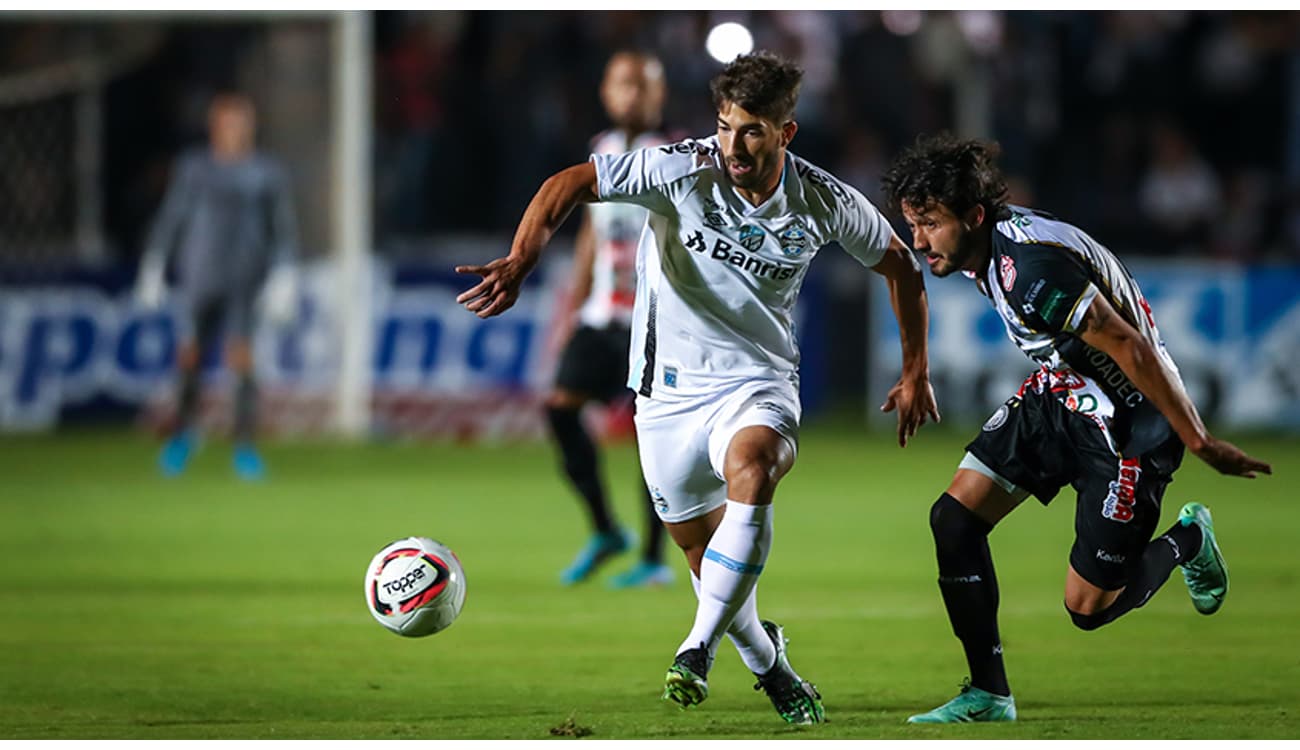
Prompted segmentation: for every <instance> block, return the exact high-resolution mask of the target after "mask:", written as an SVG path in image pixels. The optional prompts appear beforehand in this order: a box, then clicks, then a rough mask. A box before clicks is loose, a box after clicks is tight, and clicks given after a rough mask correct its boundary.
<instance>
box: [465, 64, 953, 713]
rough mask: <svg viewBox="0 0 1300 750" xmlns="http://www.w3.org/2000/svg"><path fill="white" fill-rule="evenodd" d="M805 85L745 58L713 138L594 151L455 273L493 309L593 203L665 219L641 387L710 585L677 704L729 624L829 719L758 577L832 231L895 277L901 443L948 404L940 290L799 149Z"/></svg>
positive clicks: (724, 81)
mask: <svg viewBox="0 0 1300 750" xmlns="http://www.w3.org/2000/svg"><path fill="white" fill-rule="evenodd" d="M801 77H802V71H801V70H799V68H798V67H796V66H795V65H793V64H791V63H789V62H787V61H785V60H782V59H781V58H779V57H776V56H775V55H772V54H770V53H766V52H760V53H756V54H752V55H745V56H742V57H739V58H736V60H735V61H733V62H732V63H731V64H729V65H728V66H727V67H726V68H725V69H724V70H723V71H722V72H721V73H719V74H718V75H717V76H716V77H715V78H714V79H713V81H712V82H711V84H710V88H711V90H712V94H713V102H714V105H715V107H716V108H717V134H716V135H715V136H712V137H709V138H704V139H699V140H694V139H690V140H686V141H683V142H680V143H676V144H671V145H665V146H660V147H655V148H649V149H642V150H639V151H632V152H629V153H627V154H623V155H594V156H592V157H591V160H590V161H589V162H587V163H585V164H580V165H577V166H573V167H570V168H568V169H566V170H564V171H562V172H559V173H557V174H555V175H553V176H552V177H550V178H549V179H547V181H546V182H545V183H544V184H543V185H542V187H541V189H540V190H539V191H538V192H537V195H535V196H534V197H533V200H532V202H531V203H530V204H529V205H528V209H527V210H526V211H525V213H524V217H523V219H522V220H521V222H520V225H519V229H518V231H517V232H516V234H515V238H514V242H513V245H512V247H511V251H510V254H509V255H508V256H506V257H504V258H498V259H497V260H494V261H491V262H490V263H488V264H487V265H483V266H460V267H458V268H457V269H456V270H457V271H458V272H461V273H471V274H478V275H480V276H482V277H483V278H482V280H481V281H480V282H479V283H477V284H476V285H475V286H473V287H472V288H470V289H469V290H467V291H466V292H464V293H463V294H461V295H460V296H459V297H458V298H457V301H458V302H460V303H462V304H464V305H465V307H466V309H468V310H470V311H471V312H473V313H475V314H477V315H478V316H479V317H482V318H487V317H491V316H493V315H498V314H500V313H502V312H505V311H506V310H507V309H509V308H510V306H511V305H513V304H514V302H515V300H516V299H517V298H518V295H519V288H520V284H521V283H522V282H523V279H524V277H525V276H526V275H527V273H528V272H529V271H530V270H532V268H533V267H534V266H535V265H536V264H537V261H538V256H539V254H540V251H541V249H542V247H543V246H544V245H545V244H546V242H547V241H548V240H549V239H550V237H551V236H552V234H553V233H554V232H555V230H556V229H557V228H558V227H559V226H560V224H561V223H562V222H563V221H564V219H565V217H567V216H568V215H569V213H570V211H572V210H573V208H574V207H575V206H577V205H578V204H579V203H583V202H593V201H615V202H627V203H634V204H636V205H639V206H642V207H644V208H646V209H647V210H648V211H649V212H650V217H649V221H648V222H647V226H646V229H645V231H644V232H643V233H642V235H641V242H640V246H639V248H638V253H637V282H638V283H637V293H636V294H637V297H636V304H635V308H634V313H633V321H632V336H633V340H632V348H631V351H630V353H629V359H630V365H631V366H630V372H629V385H630V386H631V387H632V388H633V389H635V390H636V391H637V394H638V397H637V415H636V428H637V440H638V444H639V447H640V453H641V465H642V470H643V471H644V473H645V478H646V482H647V484H648V485H649V486H650V491H651V494H652V495H653V497H654V498H655V502H656V510H657V511H658V513H659V517H660V518H661V519H663V521H664V523H665V524H666V526H667V528H668V533H669V534H670V535H671V536H672V538H673V541H674V542H676V543H677V545H678V546H679V547H681V549H682V551H683V552H684V553H685V555H686V559H687V562H688V563H689V565H690V568H691V573H692V581H693V582H694V583H695V585H696V593H697V596H698V606H697V609H696V615H695V622H694V625H693V627H692V628H691V631H690V633H689V634H688V635H687V637H686V639H685V640H684V641H683V642H682V644H681V645H680V646H679V647H678V649H677V654H676V657H675V659H674V660H673V664H672V666H671V667H670V668H669V670H668V673H667V676H666V678H665V690H664V698H665V699H669V700H673V701H675V702H677V703H678V704H680V705H682V706H690V705H695V704H698V703H700V702H702V701H703V700H704V699H705V698H706V697H707V696H708V682H707V676H708V671H709V667H710V666H711V664H712V661H713V657H714V654H715V652H716V651H717V647H718V644H719V643H720V642H721V640H722V637H723V635H727V636H729V637H730V638H731V640H732V641H733V642H734V643H735V645H736V648H737V650H738V651H739V652H740V656H741V659H742V660H743V661H744V662H745V665H746V666H747V667H748V668H749V669H750V671H752V672H753V673H754V674H755V676H756V677H757V678H758V685H757V687H761V688H762V689H763V690H764V691H765V692H766V693H767V695H768V698H769V699H771V701H772V705H773V706H774V707H775V708H776V710H777V712H778V713H779V714H780V715H781V717H782V718H783V719H785V720H786V721H787V722H790V723H794V724H813V723H818V722H821V721H823V720H824V716H825V714H824V710H823V707H822V704H821V696H820V695H819V694H818V693H817V690H816V688H814V687H813V685H812V684H811V683H809V682H807V681H806V680H804V679H802V678H801V677H800V676H799V675H798V674H797V673H796V672H795V671H794V669H792V668H791V666H790V663H789V660H788V659H787V657H786V639H785V637H784V634H783V631H782V628H781V627H780V626H778V625H776V624H775V623H772V622H769V621H764V620H760V619H759V617H758V612H757V606H756V603H755V585H756V583H757V581H758V576H759V574H760V573H761V572H762V570H763V565H764V563H765V561H766V559H767V555H768V550H769V548H770V547H771V543H772V497H773V494H774V492H775V490H776V485H777V483H778V482H779V481H780V480H781V478H782V477H784V476H785V474H786V473H787V472H789V470H790V468H791V467H792V466H793V465H794V460H795V452H796V447H797V440H798V434H797V431H798V425H799V418H800V413H801V408H800V404H799V396H798V360H799V353H798V346H797V343H796V341H795V335H794V320H793V311H794V305H795V298H796V297H797V295H798V293H799V288H800V286H801V284H802V282H803V278H804V274H805V273H806V272H807V269H808V264H809V262H811V260H812V258H813V256H814V255H816V253H817V250H818V249H819V248H821V247H822V246H823V245H826V244H827V243H829V242H832V241H837V242H838V243H839V244H840V245H841V246H842V247H843V248H844V249H845V251H846V252H848V253H849V254H850V255H852V256H853V257H854V258H856V259H857V260H858V261H860V262H861V263H862V264H863V265H865V266H868V267H870V268H872V269H873V270H875V271H876V272H878V273H880V274H881V275H883V276H884V277H885V279H886V282H887V286H888V288H889V292H890V297H891V301H892V302H893V306H894V312H895V315H896V316H897V318H898V322H899V330H900V338H901V344H902V350H903V373H902V376H901V377H900V379H899V381H898V383H897V384H896V385H895V386H894V387H893V388H892V389H891V390H890V392H889V395H888V398H887V399H886V401H885V404H884V405H883V406H882V409H884V410H886V411H889V410H893V409H897V410H898V439H899V444H900V445H905V444H906V442H907V439H908V438H909V437H911V436H912V435H913V434H915V432H916V430H917V429H918V428H919V427H920V426H921V425H922V424H923V423H924V422H925V420H926V419H927V418H930V419H934V420H935V421H938V419H939V414H938V410H937V407H936V406H935V402H934V393H933V391H932V389H931V388H930V382H929V370H928V361H927V356H926V329H927V325H928V311H927V307H926V298H925V284H924V279H923V277H922V275H921V271H920V268H919V266H918V264H917V263H916V261H915V259H914V258H913V256H912V253H911V251H910V250H909V248H908V247H907V246H906V245H904V244H903V243H902V241H901V240H899V239H898V238H897V237H896V236H895V235H894V232H893V230H892V229H891V228H890V226H889V223H888V222H887V221H886V220H885V218H884V217H883V216H882V215H881V214H880V212H879V211H878V210H877V209H876V208H875V207H874V206H872V205H871V203H870V202H868V201H867V199H866V198H864V197H863V196H862V194H861V193H859V192H858V191H857V190H855V189H853V188H852V187H850V186H848V185H845V184H844V183H842V182H840V181H839V180H837V179H836V178H834V177H832V176H831V175H829V174H827V173H825V172H823V171H822V170H820V169H818V168H817V167H815V166H813V165H811V164H809V163H808V162H806V161H804V160H803V159H800V158H799V157H797V156H795V155H794V154H792V153H789V152H788V151H787V150H786V148H787V147H788V146H789V144H790V141H791V139H793V138H794V135H795V132H796V130H797V129H798V126H797V125H796V123H795V121H794V109H795V102H796V101H797V98H798V90H799V83H800V79H801Z"/></svg>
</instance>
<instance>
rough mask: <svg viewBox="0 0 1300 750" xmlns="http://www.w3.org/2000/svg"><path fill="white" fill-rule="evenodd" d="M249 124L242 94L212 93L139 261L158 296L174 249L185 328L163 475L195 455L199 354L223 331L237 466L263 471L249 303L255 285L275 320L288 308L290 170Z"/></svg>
mask: <svg viewBox="0 0 1300 750" xmlns="http://www.w3.org/2000/svg"><path fill="white" fill-rule="evenodd" d="M255 127H256V112H255V111H254V108H253V103H252V101H251V100H250V99H249V98H248V97H247V96H244V95H242V94H233V93H223V94H220V95H217V96H216V97H214V98H213V100H212V103H211V105H210V107H209V110H208V131H209V133H208V134H209V144H208V147H207V148H206V149H194V150H191V151H188V152H186V153H184V154H182V155H181V157H180V158H179V160H178V161H177V164H176V166H175V168H174V170H173V173H172V174H173V176H172V180H171V184H170V186H169V187H168V190H167V195H166V197H165V198H164V199H163V204H162V208H161V210H160V212H159V214H158V217H157V219H156V220H155V222H154V226H153V229H152V231H151V232H150V235H149V240H148V246H147V247H146V249H145V253H144V256H143V258H142V260H141V265H140V276H139V279H138V281H137V285H136V293H137V297H138V298H139V299H140V301H141V302H142V303H143V304H145V305H148V306H157V305H160V304H162V301H163V298H164V296H165V291H166V289H165V282H164V279H165V273H166V268H167V265H168V259H169V257H170V256H171V255H172V253H173V251H174V250H175V249H176V248H179V253H178V257H177V259H176V260H177V263H176V266H177V278H178V281H179V283H178V288H179V292H180V295H179V296H180V300H181V305H182V306H183V309H184V310H185V313H186V315H187V320H188V324H189V331H190V334H191V335H190V337H189V338H188V339H186V340H185V341H184V342H183V343H182V344H181V347H180V350H179V354H178V362H177V364H178V367H179V370H180V383H179V388H178V391H179V392H178V395H177V403H178V407H177V414H176V419H175V422H174V425H173V427H172V432H171V435H170V437H169V439H168V440H167V443H166V445H165V446H164V447H163V451H162V454H161V456H160V457H159V466H160V468H161V470H162V472H163V473H164V474H167V475H169V476H170V475H175V474H179V473H180V472H182V471H183V470H184V469H185V466H186V464H187V463H188V462H189V460H190V457H191V456H192V455H193V452H194V449H195V447H196V442H197V439H198V436H197V434H196V416H197V411H198V404H199V395H200V387H201V369H202V368H201V363H202V359H203V354H204V352H206V351H207V350H208V349H209V348H210V347H212V345H213V344H215V343H216V342H218V341H219V340H222V334H223V333H224V334H225V339H224V340H225V345H226V346H225V362H226V365H227V367H228V368H229V369H230V370H231V372H232V373H233V374H234V375H235V378H236V384H235V398H234V415H235V420H234V434H233V437H234V444H235V450H234V466H235V470H236V472H237V473H238V474H239V476H240V477H242V478H244V479H250V480H251V479H259V478H261V477H263V476H264V474H265V471H266V470H265V466H264V464H263V462H262V458H261V456H260V455H259V454H258V452H257V450H256V448H255V447H254V444H253V438H254V431H255V427H256V417H257V414H256V411H257V387H256V383H255V381H254V378H253V359H252V341H251V340H252V335H253V331H254V328H255V320H256V314H255V313H256V312H257V311H256V309H255V308H256V303H257V300H258V294H259V291H261V292H262V293H263V296H262V302H263V304H264V311H265V312H266V313H267V314H268V315H269V316H271V317H272V318H276V319H280V320H283V319H286V318H288V317H289V316H291V315H292V314H293V308H294V306H295V304H296V297H297V294H296V289H295V286H296V284H295V275H294V270H293V263H294V259H295V257H296V255H297V231H296V228H295V226H294V214H293V204H292V200H291V195H290V188H289V180H288V177H287V175H286V174H285V172H284V169H283V168H282V167H281V166H280V165H279V163H278V162H276V161H275V160H274V159H273V158H271V157H269V156H267V155H265V154H262V153H260V152H258V151H256V150H255V149H254V132H255ZM264 287H265V288H264ZM183 329H184V328H183Z"/></svg>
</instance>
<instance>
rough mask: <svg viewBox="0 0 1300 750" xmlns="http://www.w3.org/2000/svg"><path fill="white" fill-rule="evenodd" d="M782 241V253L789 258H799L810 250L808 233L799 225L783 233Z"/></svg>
mask: <svg viewBox="0 0 1300 750" xmlns="http://www.w3.org/2000/svg"><path fill="white" fill-rule="evenodd" d="M780 240H781V252H783V253H785V255H786V257H787V258H795V257H798V256H800V255H802V254H803V251H804V250H807V249H808V233H807V232H805V231H804V229H803V227H801V226H799V225H798V224H795V225H794V226H791V227H789V228H787V229H786V230H785V231H783V232H781V234H780Z"/></svg>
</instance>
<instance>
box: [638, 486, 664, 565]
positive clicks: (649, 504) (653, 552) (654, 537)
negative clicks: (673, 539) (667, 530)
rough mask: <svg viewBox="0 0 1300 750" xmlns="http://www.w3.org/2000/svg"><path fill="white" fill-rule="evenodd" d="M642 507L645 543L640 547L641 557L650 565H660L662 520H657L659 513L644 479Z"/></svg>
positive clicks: (662, 532)
mask: <svg viewBox="0 0 1300 750" xmlns="http://www.w3.org/2000/svg"><path fill="white" fill-rule="evenodd" d="M641 493H642V500H643V503H642V507H643V508H645V544H644V546H643V547H642V549H641V559H642V560H645V561H646V562H648V563H650V564H651V565H662V564H663V562H664V522H663V521H660V520H659V514H658V513H656V512H655V504H654V499H653V498H651V497H650V489H649V488H648V487H646V486H645V482H644V480H643V481H642V482H641Z"/></svg>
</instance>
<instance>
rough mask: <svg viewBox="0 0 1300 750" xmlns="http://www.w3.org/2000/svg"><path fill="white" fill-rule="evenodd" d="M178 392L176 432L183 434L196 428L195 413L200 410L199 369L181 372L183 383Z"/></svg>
mask: <svg viewBox="0 0 1300 750" xmlns="http://www.w3.org/2000/svg"><path fill="white" fill-rule="evenodd" d="M178 390H179V395H178V396H177V400H176V432H183V431H185V430H188V429H190V428H192V427H193V426H194V417H195V413H196V412H197V411H198V408H199V368H197V367H196V368H194V369H193V370H181V382H180V388H179V389H178Z"/></svg>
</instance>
